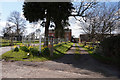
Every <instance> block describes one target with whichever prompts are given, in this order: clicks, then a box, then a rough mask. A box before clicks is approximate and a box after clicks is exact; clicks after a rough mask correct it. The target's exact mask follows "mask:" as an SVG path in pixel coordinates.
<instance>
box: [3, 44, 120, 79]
mask: <svg viewBox="0 0 120 80" xmlns="http://www.w3.org/2000/svg"><path fill="white" fill-rule="evenodd" d="M76 47H78V46H75V45H73V47H72V48H71V49H70V50H69V51H68V52H67V54H65V55H64V56H63V57H62V58H59V59H56V60H52V61H45V62H23V61H16V62H4V61H3V62H2V63H3V64H2V73H3V74H2V77H3V78H111V77H112V78H119V77H120V71H119V69H118V68H117V67H115V66H110V65H106V64H103V63H101V62H99V61H97V60H96V59H94V58H93V57H91V56H90V55H89V54H88V53H87V52H86V51H85V50H84V49H83V48H81V47H79V48H80V50H81V53H82V54H79V55H77V56H79V58H76V57H75V56H76V54H75V48H76Z"/></svg>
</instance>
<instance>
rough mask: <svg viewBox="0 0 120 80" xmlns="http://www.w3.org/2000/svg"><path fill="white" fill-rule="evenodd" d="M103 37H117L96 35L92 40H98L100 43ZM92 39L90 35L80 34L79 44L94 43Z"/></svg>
mask: <svg viewBox="0 0 120 80" xmlns="http://www.w3.org/2000/svg"><path fill="white" fill-rule="evenodd" d="M101 36H103V37H102V38H107V37H110V36H115V34H104V35H102V34H96V35H95V37H94V38H92V40H96V41H100V40H101ZM92 40H91V38H90V34H80V35H79V43H81V42H84V41H85V42H91V41H92Z"/></svg>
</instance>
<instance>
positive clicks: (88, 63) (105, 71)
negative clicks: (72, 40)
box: [53, 45, 120, 78]
mask: <svg viewBox="0 0 120 80" xmlns="http://www.w3.org/2000/svg"><path fill="white" fill-rule="evenodd" d="M76 47H78V46H74V45H73V47H71V49H70V50H69V51H68V52H67V54H65V55H64V56H63V57H62V58H60V59H56V60H53V61H55V62H57V63H64V64H69V65H72V66H73V67H75V68H77V69H78V70H77V71H76V73H81V70H87V71H88V72H86V73H85V72H84V74H91V73H90V72H95V73H100V74H102V75H103V76H105V77H119V78H120V73H119V70H118V69H117V68H116V67H114V66H111V65H107V64H103V63H101V62H99V61H97V60H96V59H94V58H92V57H91V56H90V54H86V53H85V54H74V52H75V48H76ZM79 48H81V47H79ZM80 51H81V52H86V50H84V49H83V48H81V49H80ZM75 56H78V58H76V57H75ZM89 71H90V72H89Z"/></svg>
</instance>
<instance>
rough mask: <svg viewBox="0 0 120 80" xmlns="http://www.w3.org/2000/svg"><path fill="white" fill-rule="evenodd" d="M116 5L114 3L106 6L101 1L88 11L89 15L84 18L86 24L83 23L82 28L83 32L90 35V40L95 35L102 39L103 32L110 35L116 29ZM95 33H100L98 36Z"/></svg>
mask: <svg viewBox="0 0 120 80" xmlns="http://www.w3.org/2000/svg"><path fill="white" fill-rule="evenodd" d="M116 7H117V6H116V5H113V6H112V7H110V6H106V4H105V3H101V4H99V5H98V6H97V7H96V8H94V9H92V10H90V11H89V12H88V14H89V15H88V16H87V20H86V21H87V24H88V25H87V26H86V25H84V26H83V27H82V28H83V30H84V31H85V33H87V34H89V35H90V38H91V40H92V39H93V38H96V37H99V38H100V40H102V39H103V38H104V35H105V34H110V35H112V34H111V33H112V31H114V30H115V29H116V22H117V20H118V18H117V17H116V15H115V13H116V11H117V8H116ZM97 34H100V36H98V35H97Z"/></svg>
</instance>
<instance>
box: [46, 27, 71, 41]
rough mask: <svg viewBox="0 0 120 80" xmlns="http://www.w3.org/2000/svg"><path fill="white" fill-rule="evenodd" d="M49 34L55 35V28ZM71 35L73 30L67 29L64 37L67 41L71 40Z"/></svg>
mask: <svg viewBox="0 0 120 80" xmlns="http://www.w3.org/2000/svg"><path fill="white" fill-rule="evenodd" d="M48 36H52V37H55V31H54V30H49V35H48ZM71 36H72V30H71V29H65V34H64V38H65V39H66V40H67V41H71Z"/></svg>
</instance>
